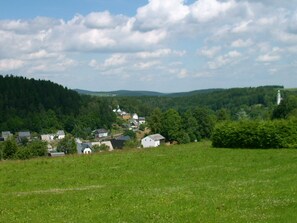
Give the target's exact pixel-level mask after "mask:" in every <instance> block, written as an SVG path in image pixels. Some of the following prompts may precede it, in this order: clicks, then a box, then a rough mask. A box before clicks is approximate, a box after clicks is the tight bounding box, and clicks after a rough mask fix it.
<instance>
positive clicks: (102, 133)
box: [94, 129, 108, 138]
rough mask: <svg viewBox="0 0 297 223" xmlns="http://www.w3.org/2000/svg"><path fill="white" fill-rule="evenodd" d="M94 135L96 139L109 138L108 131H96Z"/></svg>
mask: <svg viewBox="0 0 297 223" xmlns="http://www.w3.org/2000/svg"><path fill="white" fill-rule="evenodd" d="M94 133H95V138H104V137H107V136H108V131H107V130H106V129H96V130H95V131H94Z"/></svg>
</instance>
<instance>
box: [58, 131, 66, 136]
mask: <svg viewBox="0 0 297 223" xmlns="http://www.w3.org/2000/svg"><path fill="white" fill-rule="evenodd" d="M57 135H58V136H61V135H65V132H64V131H63V130H59V131H58V132H57Z"/></svg>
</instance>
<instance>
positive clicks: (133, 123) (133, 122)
mask: <svg viewBox="0 0 297 223" xmlns="http://www.w3.org/2000/svg"><path fill="white" fill-rule="evenodd" d="M129 122H130V126H131V128H132V129H137V128H138V122H137V121H136V120H135V119H130V121H129Z"/></svg>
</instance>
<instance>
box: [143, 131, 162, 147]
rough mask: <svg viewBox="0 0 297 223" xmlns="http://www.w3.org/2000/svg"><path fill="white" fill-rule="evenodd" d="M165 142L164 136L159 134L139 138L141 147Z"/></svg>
mask: <svg viewBox="0 0 297 223" xmlns="http://www.w3.org/2000/svg"><path fill="white" fill-rule="evenodd" d="M164 142H165V138H164V137H163V136H162V135H160V134H154V135H149V136H147V137H145V138H143V139H142V140H141V145H142V147H143V148H149V147H157V146H159V145H161V144H162V143H164Z"/></svg>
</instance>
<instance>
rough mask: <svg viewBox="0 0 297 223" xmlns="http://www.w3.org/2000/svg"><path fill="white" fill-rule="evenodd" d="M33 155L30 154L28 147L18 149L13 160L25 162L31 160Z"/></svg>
mask: <svg viewBox="0 0 297 223" xmlns="http://www.w3.org/2000/svg"><path fill="white" fill-rule="evenodd" d="M33 157H34V154H33V153H32V151H31V149H30V148H28V147H20V148H19V149H18V150H17V152H16V153H15V155H14V158H15V159H21V160H26V159H30V158H33Z"/></svg>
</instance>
